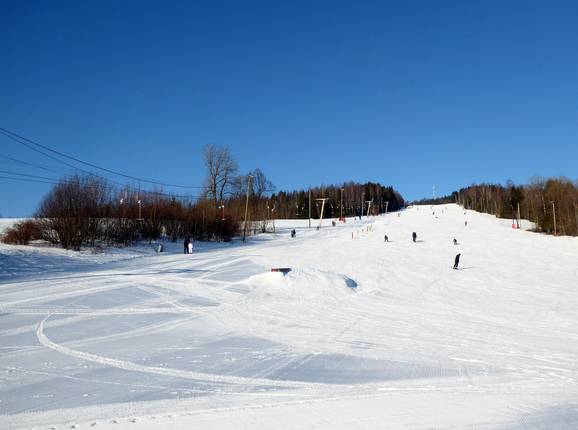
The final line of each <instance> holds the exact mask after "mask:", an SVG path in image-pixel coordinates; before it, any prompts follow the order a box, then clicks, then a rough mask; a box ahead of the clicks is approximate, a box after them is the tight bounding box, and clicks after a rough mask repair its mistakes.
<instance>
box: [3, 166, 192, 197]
mask: <svg viewBox="0 0 578 430" xmlns="http://www.w3.org/2000/svg"><path fill="white" fill-rule="evenodd" d="M0 173H4V174H8V175H17V176H25V177H24V178H22V177H16V178H14V177H11V176H0V179H9V180H12V181H21V182H37V183H41V184H49V185H59V184H62V183H63V182H62V181H59V180H57V179H54V178H48V177H45V176H37V175H28V174H25V173H16V172H8V171H5V170H0ZM28 178H34V179H28ZM102 179H104V180H105V181H106V178H102ZM84 186H87V187H89V188H98V187H99V185H90V184H84ZM139 193H140V194H141V195H142V196H147V195H154V196H162V197H170V198H176V199H181V200H199V199H202V196H193V195H190V196H188V195H184V194H168V193H163V192H160V191H150V190H140V191H139Z"/></svg>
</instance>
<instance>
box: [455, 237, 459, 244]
mask: <svg viewBox="0 0 578 430" xmlns="http://www.w3.org/2000/svg"><path fill="white" fill-rule="evenodd" d="M457 244H458V240H457V239H456V238H455V237H454V245H457Z"/></svg>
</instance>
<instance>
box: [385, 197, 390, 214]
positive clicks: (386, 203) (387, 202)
mask: <svg viewBox="0 0 578 430" xmlns="http://www.w3.org/2000/svg"><path fill="white" fill-rule="evenodd" d="M388 206H389V200H387V201H386V202H385V213H387V207H388Z"/></svg>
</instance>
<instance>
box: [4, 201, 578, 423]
mask: <svg viewBox="0 0 578 430" xmlns="http://www.w3.org/2000/svg"><path fill="white" fill-rule="evenodd" d="M466 220H467V222H468V223H467V226H466V225H465V221H466ZM306 224H307V222H306V221H278V222H277V229H278V233H277V234H275V235H267V236H260V237H257V238H251V239H250V240H249V241H248V243H247V244H244V245H243V244H240V243H234V244H223V245H219V246H210V247H205V248H203V247H202V246H201V247H198V248H199V249H200V250H199V252H197V253H195V254H193V255H192V256H191V255H183V254H181V253H180V248H179V247H177V248H172V250H173V252H168V253H165V254H159V255H150V254H147V255H144V256H143V257H142V258H133V259H130V260H124V261H114V262H113V261H112V260H113V259H111V258H110V257H107V256H106V255H104V256H99V255H95V256H90V262H91V263H99V264H84V262H83V260H82V258H80V259H79V261H80V260H82V261H80V262H79V264H74V258H73V257H72V256H67V255H64V254H61V253H56V252H52V253H50V252H51V251H48V250H46V251H44V250H35V251H28V250H27V249H26V248H23V247H18V248H14V247H7V246H2V247H0V414H1V415H0V428H3V429H4V428H32V427H34V428H46V429H48V428H71V427H73V426H74V427H76V428H116V429H125V428H126V429H137V428H138V429H141V428H145V429H158V428H172V429H173V428H176V429H179V428H183V429H185V428H186V429H189V428H203V429H206V428H215V429H222V428H235V429H239V428H283V429H296V428H297V429H311V428H327V429H340V428H347V429H352V428H368V429H375V428H399V429H450V428H451V429H463V428H476V429H546V428H548V429H576V428H578V383H577V378H578V360H577V358H578V312H577V311H576V309H577V308H578V240H576V239H573V238H563V237H561V238H555V237H548V236H543V235H538V234H533V233H530V232H526V231H522V230H513V229H511V228H510V227H509V225H508V224H505V223H504V222H503V221H500V220H496V219H495V218H493V217H491V216H489V215H482V214H477V213H473V212H467V213H465V212H464V211H463V210H462V209H460V208H459V207H457V206H455V205H447V206H435V207H433V208H430V207H429V206H427V207H423V206H422V207H414V208H410V209H408V210H406V211H404V212H403V213H401V214H400V216H398V214H389V215H387V216H380V217H374V218H369V219H364V220H362V221H354V220H351V219H350V220H348V222H347V223H345V224H341V223H340V224H338V225H337V226H336V227H331V226H324V227H322V228H321V229H320V230H319V231H316V230H315V229H314V228H312V229H308V228H307V226H306ZM327 224H330V222H327ZM314 225H315V224H314ZM293 227H295V228H296V229H297V237H296V238H295V239H291V238H290V237H289V230H290V229H291V228H293ZM413 231H415V232H417V234H418V240H417V242H415V243H414V242H412V240H411V233H412V232H413ZM384 234H387V235H388V236H389V240H390V242H388V243H385V242H384V240H383V236H384ZM453 238H456V239H457V240H458V245H454V244H453ZM15 249H17V252H16V251H15ZM457 253H461V254H462V258H461V263H460V270H457V271H455V270H452V265H453V263H454V256H455V255H456V254H457ZM23 258H25V259H26V261H27V262H28V263H27V264H28V265H23V264H21V261H22V259H23ZM16 259H19V260H16ZM99 259H100V260H99ZM59 262H62V264H61V266H62V267H61V270H58V271H55V270H54V267H55V266H56V267H58V266H59ZM35 264H36V267H34V268H35V270H29V268H30V266H34V265H35ZM272 267H291V268H293V269H294V270H293V271H292V272H290V273H289V274H287V275H286V276H283V275H282V274H281V273H271V272H270V269H271V268H272ZM7 268H8V269H7ZM22 272H26V273H22Z"/></svg>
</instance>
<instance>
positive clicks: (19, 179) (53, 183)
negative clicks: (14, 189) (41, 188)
mask: <svg viewBox="0 0 578 430" xmlns="http://www.w3.org/2000/svg"><path fill="white" fill-rule="evenodd" d="M0 179H10V180H12V181H20V182H39V183H42V184H50V185H56V183H55V182H49V181H39V180H36V179H26V178H11V177H9V176H0Z"/></svg>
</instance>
